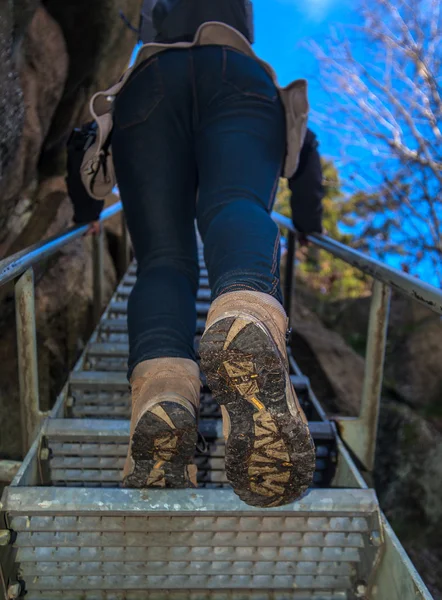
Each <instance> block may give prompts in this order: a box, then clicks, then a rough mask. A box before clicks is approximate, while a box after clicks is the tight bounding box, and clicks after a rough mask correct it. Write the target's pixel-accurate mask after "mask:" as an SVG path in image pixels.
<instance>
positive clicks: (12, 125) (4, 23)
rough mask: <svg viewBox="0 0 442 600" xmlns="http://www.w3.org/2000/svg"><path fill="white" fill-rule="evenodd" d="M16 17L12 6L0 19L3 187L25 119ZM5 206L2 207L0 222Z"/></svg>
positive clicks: (0, 161)
mask: <svg viewBox="0 0 442 600" xmlns="http://www.w3.org/2000/svg"><path fill="white" fill-rule="evenodd" d="M13 30H14V16H13V13H12V10H11V5H10V3H6V6H4V7H3V10H2V15H1V19H0V81H1V88H0V185H1V182H2V180H3V178H4V175H5V170H6V168H7V167H8V166H9V165H10V163H11V161H12V160H13V159H14V157H15V156H16V153H17V149H18V146H19V143H20V137H21V132H22V128H23V120H24V113H25V110H24V103H23V92H22V89H21V86H20V82H19V78H18V73H17V67H16V64H15V61H14V59H13V56H12V55H13ZM1 216H2V207H1V206H0V223H1Z"/></svg>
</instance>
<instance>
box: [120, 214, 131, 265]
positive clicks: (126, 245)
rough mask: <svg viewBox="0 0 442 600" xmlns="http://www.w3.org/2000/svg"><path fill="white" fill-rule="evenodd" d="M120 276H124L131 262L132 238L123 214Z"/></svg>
mask: <svg viewBox="0 0 442 600" xmlns="http://www.w3.org/2000/svg"><path fill="white" fill-rule="evenodd" d="M119 262H120V264H119V268H120V275H124V273H125V272H126V270H127V267H128V266H129V262H130V237H129V232H128V230H127V225H126V218H125V216H124V213H123V212H122V213H121V240H120V244H119Z"/></svg>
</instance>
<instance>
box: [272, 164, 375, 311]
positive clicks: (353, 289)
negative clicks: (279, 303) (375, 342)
mask: <svg viewBox="0 0 442 600" xmlns="http://www.w3.org/2000/svg"><path fill="white" fill-rule="evenodd" d="M322 170H323V174H324V187H325V197H324V200H323V207H324V217H323V225H324V229H325V230H326V231H327V234H328V235H329V236H330V237H332V238H334V239H335V240H338V241H340V242H342V243H343V244H350V245H352V246H355V245H357V244H356V243H355V239H354V236H353V235H352V234H351V233H343V232H342V230H341V225H342V224H343V223H347V224H351V223H352V221H351V214H350V213H351V212H352V210H353V209H352V201H346V200H345V198H344V195H343V194H342V192H341V184H340V181H339V177H338V173H337V170H336V168H335V167H334V165H333V163H332V162H330V161H326V160H323V161H322ZM290 193H291V192H290V190H289V189H288V186H287V180H285V179H281V182H280V185H279V189H278V194H277V198H276V203H275V210H276V211H278V212H280V213H281V214H283V215H285V216H287V217H290V216H291V208H290ZM297 259H298V269H297V273H298V275H299V276H300V277H301V278H302V279H303V280H304V281H305V282H306V283H307V284H308V287H309V288H310V289H312V290H314V291H315V292H317V293H318V294H320V295H321V296H322V295H327V297H328V299H331V300H333V299H338V298H348V297H359V296H360V295H361V294H364V293H365V292H367V290H368V278H367V277H365V276H364V275H363V273H361V272H360V271H359V270H358V269H355V268H354V267H352V266H350V265H348V264H347V263H345V262H343V261H341V260H339V259H337V258H334V257H333V256H332V255H331V254H329V253H328V252H325V251H324V250H318V249H317V248H315V247H314V246H310V247H308V248H305V249H301V250H299V251H298V253H297Z"/></svg>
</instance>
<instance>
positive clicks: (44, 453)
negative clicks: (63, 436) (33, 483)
mask: <svg viewBox="0 0 442 600" xmlns="http://www.w3.org/2000/svg"><path fill="white" fill-rule="evenodd" d="M40 460H49V448H42V449H41V452H40Z"/></svg>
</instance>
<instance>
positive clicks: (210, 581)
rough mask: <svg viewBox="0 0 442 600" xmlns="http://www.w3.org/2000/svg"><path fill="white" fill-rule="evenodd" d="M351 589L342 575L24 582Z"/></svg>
mask: <svg viewBox="0 0 442 600" xmlns="http://www.w3.org/2000/svg"><path fill="white" fill-rule="evenodd" d="M165 586H167V589H182V588H194V589H195V588H196V589H198V588H201V589H216V588H223V587H227V588H237V589H251V588H252V589H253V588H255V589H262V588H271V589H277V588H282V589H290V588H297V589H302V588H304V589H316V590H320V589H350V588H351V587H352V580H351V578H350V577H348V576H343V575H317V576H314V575H295V576H290V575H167V576H166V575H158V576H155V575H150V576H149V575H147V576H140V575H127V576H124V575H106V576H100V575H96V576H89V577H88V576H83V577H82V576H80V575H79V576H62V577H51V576H43V577H35V578H30V579H29V581H28V582H27V589H29V590H51V589H53V590H59V589H71V590H72V589H73V590H75V589H78V590H83V589H89V590H92V589H117V590H118V589H130V590H133V589H140V590H146V589H162V588H164V587H165Z"/></svg>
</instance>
